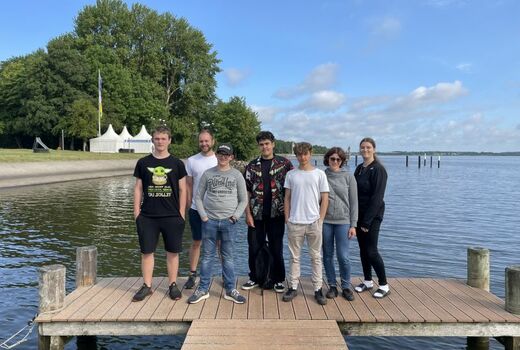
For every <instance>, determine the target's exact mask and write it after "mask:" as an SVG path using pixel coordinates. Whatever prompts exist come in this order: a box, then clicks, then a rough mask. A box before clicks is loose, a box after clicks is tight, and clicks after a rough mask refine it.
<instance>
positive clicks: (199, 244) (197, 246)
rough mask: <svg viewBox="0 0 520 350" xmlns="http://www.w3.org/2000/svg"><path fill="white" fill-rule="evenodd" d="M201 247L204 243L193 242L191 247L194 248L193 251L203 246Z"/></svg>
mask: <svg viewBox="0 0 520 350" xmlns="http://www.w3.org/2000/svg"><path fill="white" fill-rule="evenodd" d="M201 245H202V241H193V242H192V243H191V247H192V248H193V249H200V246H201Z"/></svg>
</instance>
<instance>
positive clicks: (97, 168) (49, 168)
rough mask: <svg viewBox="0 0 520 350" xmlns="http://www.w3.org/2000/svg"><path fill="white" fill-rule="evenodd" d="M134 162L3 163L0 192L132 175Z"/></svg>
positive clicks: (131, 160)
mask: <svg viewBox="0 0 520 350" xmlns="http://www.w3.org/2000/svg"><path fill="white" fill-rule="evenodd" d="M137 160H138V159H118V160H75V161H49V162H27V163H4V164H2V169H1V170H0V189H8V188H15V187H22V186H34V185H44V184H51V183H58V182H66V181H75V180H85V179H94V178H102V177H110V176H124V175H132V173H133V170H134V168H135V164H136V162H137Z"/></svg>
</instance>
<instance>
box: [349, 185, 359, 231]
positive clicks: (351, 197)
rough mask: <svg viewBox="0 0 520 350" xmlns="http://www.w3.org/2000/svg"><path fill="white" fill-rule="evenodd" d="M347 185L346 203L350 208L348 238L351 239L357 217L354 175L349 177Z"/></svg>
mask: <svg viewBox="0 0 520 350" xmlns="http://www.w3.org/2000/svg"><path fill="white" fill-rule="evenodd" d="M349 184H350V186H349V191H348V202H349V208H350V228H349V230H348V238H352V237H355V236H356V227H357V221H358V216H359V211H358V195H357V183H356V178H355V177H354V175H349Z"/></svg>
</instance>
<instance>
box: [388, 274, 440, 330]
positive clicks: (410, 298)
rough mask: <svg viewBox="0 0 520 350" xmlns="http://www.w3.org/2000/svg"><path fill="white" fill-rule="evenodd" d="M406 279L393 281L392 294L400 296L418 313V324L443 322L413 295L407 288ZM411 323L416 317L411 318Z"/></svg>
mask: <svg viewBox="0 0 520 350" xmlns="http://www.w3.org/2000/svg"><path fill="white" fill-rule="evenodd" d="M406 283H407V281H406V279H401V278H396V279H393V280H392V293H393V292H395V293H397V294H399V295H400V296H401V297H402V298H403V300H404V301H405V302H406V303H407V304H408V305H410V307H411V308H412V309H413V310H414V311H415V312H416V313H417V315H418V317H419V318H418V319H417V320H416V322H441V319H440V318H439V317H437V315H435V314H434V313H433V312H432V311H431V310H430V309H428V308H427V307H426V306H425V305H424V304H423V303H422V302H421V300H420V299H418V298H417V297H416V296H415V295H413V294H412V293H411V292H410V291H409V289H408V288H407V287H406ZM409 318H410V321H411V322H412V320H413V319H414V317H412V316H410V317H409ZM426 320H428V321H426Z"/></svg>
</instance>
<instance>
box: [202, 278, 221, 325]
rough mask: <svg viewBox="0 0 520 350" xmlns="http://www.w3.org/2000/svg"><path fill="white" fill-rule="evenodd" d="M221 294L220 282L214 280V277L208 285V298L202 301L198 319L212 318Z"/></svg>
mask: <svg viewBox="0 0 520 350" xmlns="http://www.w3.org/2000/svg"><path fill="white" fill-rule="evenodd" d="M221 296H222V283H221V282H220V281H216V278H214V279H213V280H212V281H211V285H210V287H209V298H208V299H206V300H205V301H204V302H203V303H204V305H203V308H202V310H201V312H200V317H199V318H200V319H214V318H215V317H216V315H217V309H218V305H219V303H220V302H221V300H220V297H221ZM200 303H202V302H200ZM200 303H199V304H200Z"/></svg>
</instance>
